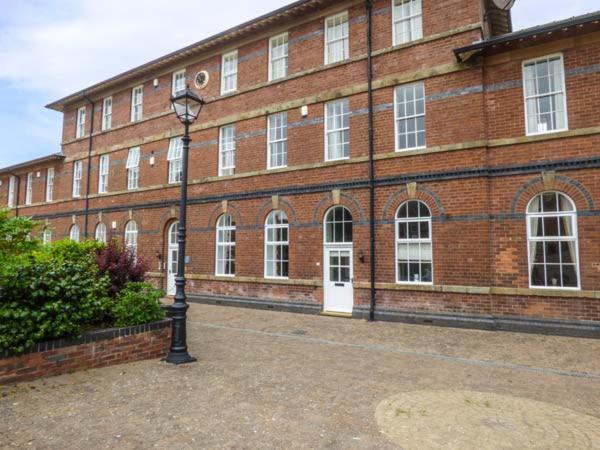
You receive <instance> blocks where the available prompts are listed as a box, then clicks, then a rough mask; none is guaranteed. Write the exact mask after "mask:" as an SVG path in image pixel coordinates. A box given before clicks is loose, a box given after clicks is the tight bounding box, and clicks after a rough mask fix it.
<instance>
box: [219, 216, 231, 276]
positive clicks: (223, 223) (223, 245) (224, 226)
mask: <svg viewBox="0 0 600 450" xmlns="http://www.w3.org/2000/svg"><path fill="white" fill-rule="evenodd" d="M235 234H236V223H235V220H234V219H233V217H232V216H231V215H230V214H222V215H221V217H219V220H217V226H216V237H215V241H216V242H215V245H216V247H215V275H216V276H219V277H235V269H236V267H235V262H236V261H235V260H236V245H235ZM221 235H224V237H225V239H223V240H221V239H220V237H221ZM226 237H229V239H227V238H226ZM220 249H222V250H223V252H222V255H223V257H220V252H219V250H220ZM228 250H229V251H230V253H229V254H230V255H233V256H232V257H231V258H227V257H225V255H227V254H228V253H227V251H228ZM221 261H223V262H225V263H226V262H228V261H229V262H233V269H231V265H230V266H229V269H230V271H229V273H227V271H225V270H223V271H221V270H220V267H219V263H220V262H221ZM225 267H226V264H223V268H225Z"/></svg>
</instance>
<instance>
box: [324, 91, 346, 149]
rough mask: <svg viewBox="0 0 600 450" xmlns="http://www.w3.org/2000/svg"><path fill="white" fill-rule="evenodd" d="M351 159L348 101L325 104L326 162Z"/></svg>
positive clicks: (342, 100)
mask: <svg viewBox="0 0 600 450" xmlns="http://www.w3.org/2000/svg"><path fill="white" fill-rule="evenodd" d="M349 157H350V111H349V104H348V99H346V98H344V99H341V100H335V101H333V102H328V103H326V104H325V160H326V161H332V160H336V159H347V158H349Z"/></svg>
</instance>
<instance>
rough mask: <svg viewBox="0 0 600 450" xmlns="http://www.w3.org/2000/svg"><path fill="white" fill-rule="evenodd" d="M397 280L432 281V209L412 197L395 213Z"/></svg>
mask: <svg viewBox="0 0 600 450" xmlns="http://www.w3.org/2000/svg"><path fill="white" fill-rule="evenodd" d="M396 281H397V282H398V283H432V282H433V254H432V250H431V212H430V211H429V208H428V207H427V205H426V204H425V203H423V202H421V201H419V200H409V201H408V202H405V203H403V204H402V205H400V208H398V212H397V213H396Z"/></svg>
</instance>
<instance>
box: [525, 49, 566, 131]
mask: <svg viewBox="0 0 600 450" xmlns="http://www.w3.org/2000/svg"><path fill="white" fill-rule="evenodd" d="M523 79H524V83H523V85H524V95H525V123H526V129H527V134H528V135H530V134H542V133H549V132H553V131H564V130H566V129H568V124H567V97H566V93H565V73H564V65H563V58H562V55H555V56H549V57H546V58H540V59H535V60H532V61H526V62H524V63H523Z"/></svg>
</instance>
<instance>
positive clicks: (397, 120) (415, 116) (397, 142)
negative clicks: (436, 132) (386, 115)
mask: <svg viewBox="0 0 600 450" xmlns="http://www.w3.org/2000/svg"><path fill="white" fill-rule="evenodd" d="M419 85H421V86H422V89H423V113H422V114H417V112H416V105H417V101H416V99H415V97H414V93H415V87H417V86H419ZM404 89H413V104H414V107H415V111H414V114H410V115H405V116H403V117H399V116H398V94H399V92H400V91H401V90H404ZM405 104H408V103H405ZM420 117H423V122H424V125H425V129H424V130H423V133H424V143H423V145H419V144H418V140H417V138H416V136H417V133H416V132H414V133H413V134H415V146H414V147H408V146H407V147H403V148H400V140H399V135H398V129H399V127H398V124H399V123H400V121H409V120H413V119H414V120H415V123H416V121H417V120H418V119H419V118H420ZM415 130H416V125H415ZM408 134H409V133H408V132H406V135H408ZM407 145H408V144H407ZM424 148H427V95H426V94H425V83H424V82H422V81H417V82H416V83H409V84H402V85H400V86H396V87H395V88H394V149H395V151H397V152H405V151H410V150H420V149H424Z"/></svg>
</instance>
